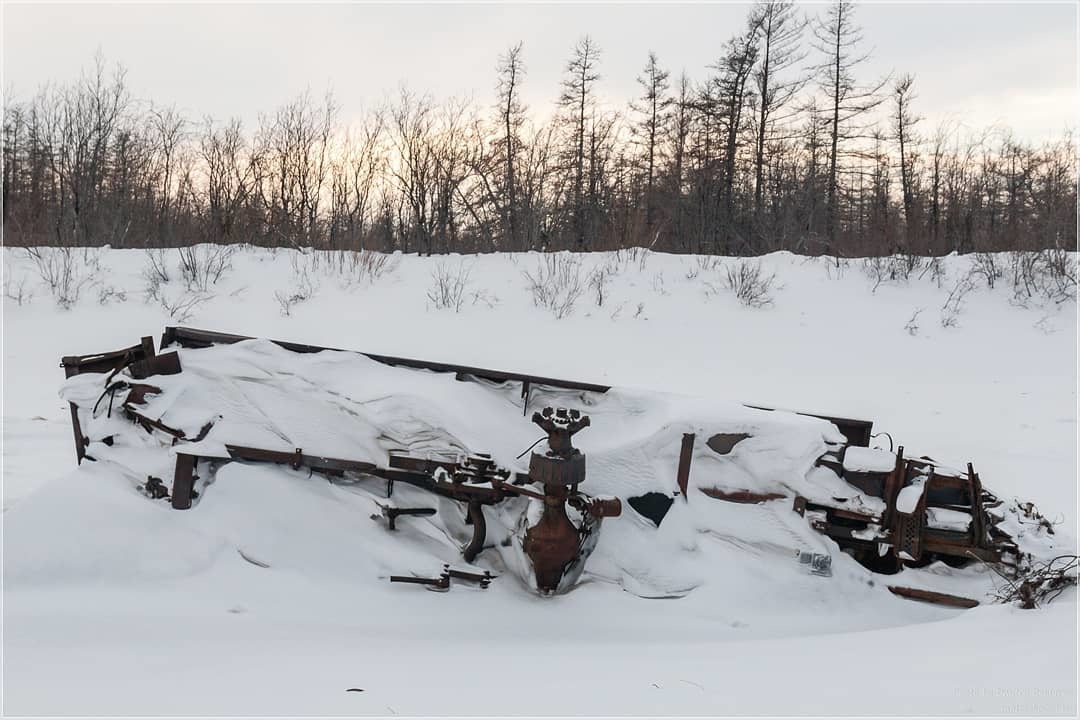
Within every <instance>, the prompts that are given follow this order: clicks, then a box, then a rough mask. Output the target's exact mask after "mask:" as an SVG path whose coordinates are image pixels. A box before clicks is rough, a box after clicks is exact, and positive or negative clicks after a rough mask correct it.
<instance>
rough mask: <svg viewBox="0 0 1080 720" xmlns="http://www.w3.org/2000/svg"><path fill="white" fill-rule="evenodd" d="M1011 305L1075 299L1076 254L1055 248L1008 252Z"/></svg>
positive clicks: (1062, 301)
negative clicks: (1011, 294)
mask: <svg viewBox="0 0 1080 720" xmlns="http://www.w3.org/2000/svg"><path fill="white" fill-rule="evenodd" d="M1009 281H1010V283H1011V284H1012V289H1013V298H1012V301H1013V303H1014V304H1016V305H1019V306H1021V307H1027V306H1028V305H1029V304H1030V303H1032V302H1036V303H1038V302H1051V303H1054V304H1055V305H1060V304H1062V303H1065V302H1071V301H1075V300H1076V255H1075V254H1073V253H1069V252H1066V251H1065V250H1060V249H1057V248H1051V249H1048V250H1039V251H1037V252H1033V251H1023V252H1011V253H1009Z"/></svg>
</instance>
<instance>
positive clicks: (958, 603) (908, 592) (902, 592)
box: [888, 585, 979, 608]
mask: <svg viewBox="0 0 1080 720" xmlns="http://www.w3.org/2000/svg"><path fill="white" fill-rule="evenodd" d="M888 588H889V592H891V593H892V594H893V595H899V596H900V597H904V598H907V599H909V600H921V601H923V602H930V603H936V604H937V605H948V606H950V607H958V608H973V607H977V606H978V604H979V601H978V600H972V599H971V598H966V597H960V596H959V595H949V594H948V593H942V592H935V591H933V590H920V589H919V588H910V587H904V586H902V585H889V586H888Z"/></svg>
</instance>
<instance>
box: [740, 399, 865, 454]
mask: <svg viewBox="0 0 1080 720" xmlns="http://www.w3.org/2000/svg"><path fill="white" fill-rule="evenodd" d="M746 407H749V408H754V409H755V410H776V409H777V408H771V407H764V406H762V405H747V406H746ZM788 412H793V413H795V414H796V415H803V416H805V417H814V418H818V419H819V420H828V421H829V422H831V423H832V424H833V425H835V426H836V429H837V430H839V431H840V432H841V433H842V434H843V436H844V437H846V438H847V441H848V444H849V445H858V446H860V447H870V436H871V435H872V433H873V430H874V423H873V421H872V420H859V419H857V418H848V417H838V416H836V415H819V414H817V413H808V412H798V411H795V410H789V411H788Z"/></svg>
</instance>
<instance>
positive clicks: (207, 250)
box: [177, 244, 237, 292]
mask: <svg viewBox="0 0 1080 720" xmlns="http://www.w3.org/2000/svg"><path fill="white" fill-rule="evenodd" d="M236 249H237V246H236V245H206V244H203V245H189V246H187V247H182V248H177V252H178V253H179V254H180V277H182V278H183V279H184V282H185V283H186V284H187V287H188V290H197V291H200V292H206V291H207V290H209V289H210V287H212V286H213V285H215V284H216V283H217V281H218V280H220V279H221V276H222V275H224V274H225V273H226V272H228V271H229V270H231V269H232V256H233V254H235V252H236Z"/></svg>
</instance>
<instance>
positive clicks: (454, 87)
mask: <svg viewBox="0 0 1080 720" xmlns="http://www.w3.org/2000/svg"><path fill="white" fill-rule="evenodd" d="M748 7H749V6H748V5H746V4H741V3H738V4H737V3H730V4H685V5H683V4H679V5H676V4H667V5H661V4H656V5H618V4H614V5H612V4H608V5H583V4H582V5H571V4H531V5H467V4H453V5H449V4H441V5H436V4H425V5H417V4H410V5H404V4H397V5H373V4H344V5H343V4H336V5H310V4H304V5H301V4H289V5H281V4H243V5H239V4H238V5H223V4H218V5H208V4H200V5H181V4H170V5H156V4H150V3H145V4H138V5H135V4H111V5H99V4H78V5H56V4H49V5H46V4H23V5H16V4H11V3H4V5H3V10H2V12H3V60H4V66H3V81H4V82H3V88H4V90H5V92H9V91H13V93H14V96H15V97H16V98H20V97H21V98H25V97H27V96H28V95H30V94H31V93H32V92H33V90H34V89H35V88H37V87H38V86H39V85H41V84H42V83H45V82H48V81H56V80H69V79H73V78H74V77H76V76H77V75H78V73H79V70H80V68H83V67H86V66H88V65H89V64H90V62H91V60H92V58H93V55H94V53H95V52H96V51H97V50H98V49H100V50H101V52H102V53H103V54H104V55H105V57H106V58H107V59H108V60H110V61H119V62H121V63H122V64H123V65H124V66H126V68H127V69H128V80H129V84H130V85H131V87H132V90H133V92H134V94H135V95H136V96H137V97H140V98H143V99H151V100H154V101H155V102H158V103H162V104H172V103H175V104H176V105H177V106H179V107H180V108H182V109H184V110H186V111H187V112H188V113H190V114H192V115H195V116H198V115H202V114H210V115H213V116H215V117H219V118H224V117H229V116H239V117H241V118H243V119H244V120H245V122H248V123H251V122H254V121H255V119H256V118H257V115H258V113H259V112H260V111H268V110H272V109H273V108H274V107H275V106H277V105H279V104H281V103H282V102H284V101H286V100H289V99H291V98H292V97H293V96H295V95H296V94H297V93H299V92H302V91H303V90H304V89H305V88H311V89H312V90H313V91H316V92H319V93H321V91H322V90H323V89H325V88H327V87H331V88H333V90H334V93H335V96H336V97H337V99H338V101H339V104H340V105H341V107H342V112H343V115H344V116H345V117H346V118H348V117H352V116H357V115H359V114H360V113H361V112H362V111H363V110H364V108H366V107H371V106H373V105H376V104H378V103H379V102H380V101H381V100H382V99H383V98H384V97H385V96H386V95H387V94H388V93H391V92H394V91H395V89H396V88H397V86H398V85H399V84H400V83H405V84H407V85H408V86H409V87H410V88H412V89H414V90H418V91H425V92H431V93H432V94H433V95H435V96H437V97H445V96H449V95H458V94H463V93H465V94H472V95H473V96H474V97H475V98H476V99H477V100H479V101H482V102H484V103H487V102H488V101H489V100H490V99H491V97H492V95H493V92H494V89H493V87H494V66H495V63H496V59H497V57H498V55H499V53H500V52H502V51H503V50H505V48H506V47H507V46H509V45H512V44H514V43H516V42H518V41H523V42H524V45H525V48H524V53H525V55H524V56H525V62H526V67H527V71H528V76H527V78H526V88H525V90H526V95H525V97H526V99H527V100H528V102H529V103H530V104H531V105H532V106H533V107H534V109H538V110H540V111H543V110H545V109H547V108H550V107H551V105H552V103H553V101H554V100H555V98H556V97H557V95H558V83H559V78H560V76H561V73H562V70H563V67H564V65H565V63H566V59H567V57H568V56H569V52H570V49H571V47H572V46H573V44H574V43H575V41H576V40H577V39H578V38H579V37H581V36H582V35H584V34H586V33H587V34H590V35H591V36H592V37H593V39H594V40H595V41H596V43H597V44H598V45H599V46H600V48H601V50H602V56H601V73H602V76H603V77H602V80H601V85H600V90H601V92H602V93H603V95H604V96H605V97H607V98H609V99H612V100H613V101H614V100H616V99H617V100H618V102H620V103H622V102H625V100H626V99H628V98H629V97H631V96H632V95H633V94H634V93H635V92H636V91H637V88H636V87H635V82H634V78H635V77H636V76H637V74H638V73H639V71H640V69H641V67H642V66H643V65H644V62H645V58H646V55H647V53H648V51H649V50H654V51H655V52H656V53H657V54H658V56H659V58H660V61H661V64H662V65H663V66H665V67H667V68H668V69H670V70H671V71H672V75H673V77H674V76H675V75H677V74H678V73H679V72H680V71H682V70H684V69H685V70H686V72H687V73H688V74H689V75H690V76H691V78H695V79H699V78H702V77H703V76H704V75H705V73H706V68H707V66H708V65H709V64H711V63H713V62H714V61H715V60H716V59H717V57H718V56H719V54H720V52H721V48H722V45H723V43H724V41H725V40H727V39H728V38H729V37H730V36H731V35H732V34H734V33H736V32H738V31H739V30H740V29H741V28H742V27H743V23H744V21H745V16H746V12H747V9H748ZM824 8H825V6H824V5H815V4H806V5H803V6H802V9H803V10H804V11H805V12H806V13H808V14H811V15H816V14H818V13H819V12H821V11H823V10H824ZM856 18H857V20H858V21H859V23H860V24H861V25H862V26H863V29H864V37H865V43H866V48H867V49H873V57H872V60H871V61H870V62H869V63H868V64H867V65H866V66H865V67H864V68H863V69H862V70H861V71H860V76H861V77H863V78H865V79H866V80H868V81H869V80H871V79H872V78H874V77H878V76H881V75H883V74H885V73H888V72H889V71H896V72H897V73H904V72H910V73H913V74H914V75H915V76H916V87H917V90H918V96H919V98H918V103H919V106H918V108H919V111H920V112H921V113H922V114H924V115H925V116H926V118H927V120H928V121H929V122H930V123H934V122H936V121H938V120H939V119H942V118H945V117H954V118H956V119H958V120H962V121H964V122H965V123H967V124H969V125H971V126H974V127H982V126H986V125H989V124H992V123H1002V124H1005V125H1008V126H1010V127H1012V128H1013V129H1014V130H1015V131H1016V132H1017V134H1019V135H1022V136H1025V137H1027V138H1029V139H1031V140H1042V139H1045V138H1048V137H1054V136H1057V135H1059V134H1060V133H1061V132H1062V131H1063V130H1064V129H1065V128H1066V127H1073V128H1075V127H1076V124H1077V123H1076V119H1077V102H1078V100H1077V91H1076V87H1077V50H1076V46H1077V6H1076V5H1075V4H1073V3H1067V4H1064V3H1063V4H1036V3H1015V4H944V3H930V4H914V3H888V4H870V3H864V4H861V5H860V6H859V7H858V9H857V12H856Z"/></svg>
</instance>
